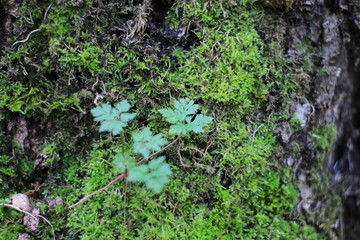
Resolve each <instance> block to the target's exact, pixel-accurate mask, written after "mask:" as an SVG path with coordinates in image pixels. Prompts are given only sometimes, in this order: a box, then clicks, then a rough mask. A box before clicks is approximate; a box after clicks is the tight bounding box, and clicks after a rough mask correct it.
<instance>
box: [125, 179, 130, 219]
mask: <svg viewBox="0 0 360 240" xmlns="http://www.w3.org/2000/svg"><path fill="white" fill-rule="evenodd" d="M128 183H129V182H128V181H127V180H126V179H125V188H124V226H126V190H127V186H128Z"/></svg>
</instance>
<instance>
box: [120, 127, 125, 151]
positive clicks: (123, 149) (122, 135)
mask: <svg viewBox="0 0 360 240" xmlns="http://www.w3.org/2000/svg"><path fill="white" fill-rule="evenodd" d="M121 154H122V156H123V157H125V137H124V133H123V132H121Z"/></svg>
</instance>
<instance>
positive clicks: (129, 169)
mask: <svg viewBox="0 0 360 240" xmlns="http://www.w3.org/2000/svg"><path fill="white" fill-rule="evenodd" d="M174 107H175V109H170V108H167V109H160V110H159V112H160V113H161V114H162V115H163V116H164V117H165V119H166V121H167V122H169V123H171V124H172V125H171V126H170V130H169V132H170V133H172V134H185V133H189V132H191V131H193V132H196V133H199V132H203V131H204V129H203V128H204V127H205V126H207V125H208V124H209V123H210V122H211V120H212V118H211V117H207V116H204V115H202V114H196V112H197V111H198V108H199V105H197V104H194V101H191V100H189V99H180V100H179V101H175V104H174ZM130 108H131V105H130V104H129V102H128V101H127V100H123V101H121V102H119V103H117V104H116V105H115V107H112V106H111V105H109V104H102V105H101V106H99V107H96V108H94V109H92V110H91V113H92V115H93V116H94V118H95V121H98V122H100V128H99V131H100V132H104V131H109V132H111V133H112V134H113V135H117V134H120V133H121V132H122V131H123V129H124V128H125V127H126V126H127V124H128V122H129V121H131V120H133V119H134V118H135V117H136V113H129V110H130ZM131 135H132V140H133V147H132V148H130V149H129V150H126V151H125V139H124V134H122V135H121V137H122V138H123V139H122V152H120V153H117V154H116V155H115V156H114V160H113V162H112V163H113V165H114V170H115V172H117V173H122V174H121V175H119V176H118V177H117V178H115V179H114V180H112V181H111V182H110V183H108V184H107V185H106V186H105V187H103V188H101V189H100V190H98V191H96V192H94V193H92V194H90V195H88V196H85V197H84V198H83V199H81V200H80V201H79V202H77V203H76V204H73V205H71V206H70V207H69V208H72V207H75V206H77V205H79V204H80V203H82V202H84V201H85V200H87V199H89V198H90V197H92V196H93V195H95V194H96V193H98V192H100V191H103V190H104V189H106V188H108V187H109V186H111V185H112V184H114V183H115V182H116V181H118V180H120V179H122V178H126V180H127V181H130V182H139V183H144V184H145V186H146V187H147V188H148V189H150V190H152V191H153V192H155V193H160V192H161V191H162V189H163V188H164V186H165V184H166V183H168V182H169V176H170V175H171V168H170V165H169V164H167V163H165V162H164V161H165V157H164V156H158V157H157V158H155V159H153V160H150V161H149V163H148V164H144V163H145V162H146V161H148V160H149V159H151V158H152V157H155V156H156V155H158V154H159V153H160V152H162V151H163V150H165V149H167V148H168V147H170V146H171V145H173V144H174V143H175V142H176V141H177V140H179V137H180V135H179V136H178V137H177V138H176V139H175V140H173V141H172V142H171V143H168V141H167V140H165V139H164V138H163V136H162V135H161V134H153V132H152V131H151V130H150V129H149V128H148V127H146V128H144V129H142V130H141V131H137V132H134V133H132V134H131ZM166 144H167V145H166ZM165 145H166V146H165ZM139 154H141V156H142V157H144V158H143V159H141V160H140V161H139V162H137V161H136V158H137V157H138V156H139Z"/></svg>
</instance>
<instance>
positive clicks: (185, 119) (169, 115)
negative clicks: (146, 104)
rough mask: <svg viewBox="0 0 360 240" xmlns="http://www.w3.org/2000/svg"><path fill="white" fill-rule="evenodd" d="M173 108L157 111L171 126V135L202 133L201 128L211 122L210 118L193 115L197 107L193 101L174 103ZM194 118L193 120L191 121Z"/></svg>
mask: <svg viewBox="0 0 360 240" xmlns="http://www.w3.org/2000/svg"><path fill="white" fill-rule="evenodd" d="M174 107H175V109H170V108H165V109H160V110H159V112H160V113H161V114H162V115H163V116H164V117H165V119H166V121H167V122H169V123H171V124H173V125H171V126H170V130H169V132H170V133H172V134H186V133H188V132H191V131H194V132H196V133H200V132H203V131H204V130H203V127H205V126H207V125H208V124H209V123H210V122H211V121H212V117H207V116H204V115H202V114H197V115H195V113H196V111H197V110H198V108H199V105H197V104H194V101H192V100H189V99H187V98H186V99H180V100H179V101H175V103H174ZM194 116H195V118H194V120H193V121H191V120H192V119H193V117H194Z"/></svg>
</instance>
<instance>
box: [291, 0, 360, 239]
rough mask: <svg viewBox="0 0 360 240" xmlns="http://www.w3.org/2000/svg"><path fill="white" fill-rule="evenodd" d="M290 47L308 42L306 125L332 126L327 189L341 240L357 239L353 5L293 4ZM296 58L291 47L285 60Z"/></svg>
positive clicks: (359, 58) (345, 1) (359, 124)
mask: <svg viewBox="0 0 360 240" xmlns="http://www.w3.org/2000/svg"><path fill="white" fill-rule="evenodd" d="M291 14H292V16H293V21H292V23H291V25H292V26H291V28H292V30H291V34H290V36H291V39H290V41H291V42H292V43H295V42H302V41H304V39H308V41H309V42H310V44H311V46H312V47H314V49H316V51H315V53H314V54H313V56H311V69H310V75H311V81H310V82H309V84H310V86H309V89H310V90H309V91H308V92H306V93H305V94H306V95H307V96H306V97H307V99H309V101H310V102H311V103H312V105H313V106H314V107H315V114H314V115H313V117H312V119H311V120H310V121H309V125H312V126H316V125H317V124H318V123H320V122H323V123H325V124H333V123H334V124H336V127H337V137H336V139H335V141H334V143H333V145H332V149H331V152H330V154H329V155H328V156H327V158H326V165H327V169H324V171H326V172H328V173H329V175H330V184H331V187H333V189H335V191H334V194H338V195H340V197H341V199H342V200H341V201H342V206H340V212H341V216H339V219H340V220H339V222H340V223H339V225H340V227H339V232H340V235H341V236H340V237H341V238H342V239H346V240H352V239H358V236H360V104H359V103H360V82H359V81H360V71H359V65H360V54H359V53H360V12H359V8H358V7H357V6H356V2H355V1H350V0H339V1H337V0H327V1H326V0H325V1H315V0H311V1H301V0H300V1H295V3H294V4H293V6H292V10H291ZM296 54H300V53H299V50H297V49H295V48H292V47H290V48H289V50H288V55H289V56H290V57H291V56H294V55H296Z"/></svg>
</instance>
